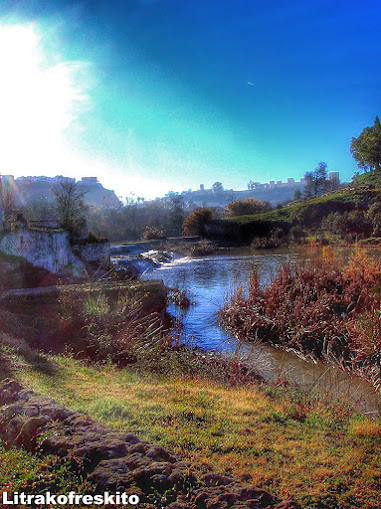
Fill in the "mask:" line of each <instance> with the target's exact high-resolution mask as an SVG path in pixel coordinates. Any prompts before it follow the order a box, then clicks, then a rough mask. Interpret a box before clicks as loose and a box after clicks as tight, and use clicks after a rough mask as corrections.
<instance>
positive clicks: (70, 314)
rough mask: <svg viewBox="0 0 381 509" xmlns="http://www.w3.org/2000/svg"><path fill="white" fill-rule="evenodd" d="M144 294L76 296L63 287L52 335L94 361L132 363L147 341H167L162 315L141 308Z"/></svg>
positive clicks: (155, 342)
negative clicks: (54, 331)
mask: <svg viewBox="0 0 381 509" xmlns="http://www.w3.org/2000/svg"><path fill="white" fill-rule="evenodd" d="M143 301H144V296H143V297H136V296H135V295H132V294H129V292H128V291H126V292H122V293H121V294H120V295H119V297H118V298H117V299H115V298H111V297H107V296H106V295H105V294H102V293H98V294H90V295H88V296H86V297H82V298H81V297H80V296H79V295H76V294H75V292H69V291H64V292H62V295H61V298H60V306H61V308H60V317H59V323H58V326H57V330H56V333H55V335H56V337H58V338H59V341H60V342H61V343H62V344H65V345H69V346H70V348H72V349H73V350H74V352H76V353H77V354H79V355H81V356H84V357H87V358H89V359H91V360H92V361H96V362H108V361H111V362H113V363H115V364H117V365H126V364H129V363H135V362H136V361H137V359H138V357H139V353H138V352H139V350H141V349H142V348H144V347H145V345H147V344H151V345H152V348H154V345H155V344H156V345H158V344H159V343H160V344H161V345H162V346H164V345H165V344H166V343H167V342H168V341H170V340H169V339H168V338H169V334H168V332H167V331H166V329H165V328H164V325H165V324H164V320H163V317H162V316H161V315H160V314H159V313H157V312H153V313H150V314H147V312H146V311H145V309H144V303H143Z"/></svg>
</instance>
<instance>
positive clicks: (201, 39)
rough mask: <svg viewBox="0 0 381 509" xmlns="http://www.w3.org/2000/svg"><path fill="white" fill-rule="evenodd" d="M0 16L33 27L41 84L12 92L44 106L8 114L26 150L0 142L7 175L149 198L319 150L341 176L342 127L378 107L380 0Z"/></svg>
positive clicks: (61, 9)
mask: <svg viewBox="0 0 381 509" xmlns="http://www.w3.org/2000/svg"><path fill="white" fill-rule="evenodd" d="M0 15H1V16H2V18H1V20H0V28H1V26H2V25H3V26H8V27H15V26H19V27H20V26H21V27H28V28H29V29H30V31H32V32H33V34H34V35H35V36H36V43H35V44H36V53H38V55H39V59H40V60H39V62H38V63H37V64H36V66H37V67H38V69H37V67H36V69H35V70H34V71H33V72H34V76H38V78H36V79H35V80H34V81H33V80H32V83H36V88H35V89H33V93H32V92H30V91H29V92H28V91H27V90H26V91H24V90H23V89H20V90H17V93H18V94H19V96H20V94H25V93H26V94H30V98H31V101H32V102H34V103H36V104H37V105H38V108H39V109H40V111H41V112H45V111H46V113H44V114H42V115H38V112H36V108H34V109H33V110H32V111H29V109H28V107H25V108H24V109H23V111H20V112H19V115H20V116H19V121H18V124H20V123H22V124H23V125H24V128H23V130H22V133H18V132H17V129H16V128H15V129H14V131H12V132H11V133H9V132H8V130H7V128H6V126H4V128H3V130H2V132H3V133H4V136H8V137H9V142H8V143H7V146H8V147H13V146H14V145H13V144H12V143H13V141H12V139H11V138H10V137H11V136H16V137H17V143H18V144H19V145H20V144H21V145H22V144H23V143H24V140H25V143H26V146H27V147H28V146H29V149H28V150H26V151H24V152H26V153H27V155H25V154H24V159H22V157H21V155H20V156H19V157H18V159H17V161H16V159H15V157H14V156H12V154H14V153H15V150H12V151H11V150H10V149H9V154H8V157H7V158H6V157H5V156H4V157H3V159H2V156H1V154H0V165H1V171H2V173H14V174H17V175H21V174H24V175H26V174H36V173H39V174H52V175H55V174H57V173H63V174H65V175H70V176H77V177H79V176H82V175H96V176H98V177H99V179H100V180H101V181H102V182H104V184H105V185H106V186H108V187H111V188H114V189H115V190H116V191H117V194H118V195H121V196H126V195H128V194H129V193H130V192H135V193H136V194H137V195H143V196H145V197H146V198H150V197H154V196H158V195H163V194H164V193H165V192H167V191H169V190H174V191H181V190H185V189H189V188H192V189H196V188H198V186H199V184H200V183H204V184H205V185H206V186H207V187H210V186H211V184H213V182H215V181H217V180H218V181H220V182H222V183H223V185H224V187H225V188H234V189H243V188H245V187H246V185H247V182H248V181H249V180H250V179H252V180H254V181H260V182H266V181H268V180H270V179H271V180H285V179H286V178H287V177H295V178H297V179H298V178H300V177H301V176H303V174H304V172H305V171H307V170H311V169H313V168H315V167H316V166H317V164H318V163H319V161H325V162H326V163H327V164H328V168H329V170H331V171H340V174H341V178H342V179H343V180H349V179H350V177H351V175H352V174H353V172H354V171H355V170H356V164H355V162H354V160H353V159H352V157H351V156H350V154H349V146H350V141H351V137H352V136H357V135H358V134H359V133H360V132H361V130H362V128H363V127H364V126H366V125H370V124H372V123H373V121H374V117H375V116H376V115H377V114H380V91H381V66H380V60H381V58H380V53H381V37H380V28H379V21H380V19H381V4H380V3H379V2H378V1H369V0H362V1H361V2H360V1H350V0H349V1H348V0H347V1H341V0H340V1H338V0H330V1H325V0H324V1H315V0H308V1H307V0H303V1H301V0H289V1H288V2H284V1H275V0H267V1H265V0H264V1H256V0H251V1H249V0H246V1H244V0H193V1H192V2H189V1H186V0H124V1H123V0H117V1H115V0H114V1H113V0H109V1H107V0H92V1H90V0H89V1H75V2H74V1H55V2H46V1H42V0H34V1H15V0H12V1H8V0H5V1H3V2H2V3H1V7H0ZM1 21H2V23H1ZM0 35H1V34H0ZM29 35H30V33H29ZM7 37H8V35H7ZM5 40H6V39H5ZM28 44H29V46H30V43H28ZM8 46H9V45H8ZM12 46H13V45H12ZM7 51H8V49H7ZM12 51H13V50H11V49H10V50H9V52H10V54H11V55H12ZM4 58H5V57H4ZM17 58H21V57H19V56H18V54H17V53H15V56H14V59H17ZM37 60H38V59H37ZM25 61H26V60H25V58H24V60H23V59H22V58H21V60H20V69H22V68H23V67H27V66H25V63H24V62H25ZM0 65H1V61H0ZM4 65H9V64H4ZM20 73H21V75H22V71H20ZM41 73H42V74H41ZM46 76H49V79H50V81H48V82H47V84H46V85H45V84H44V83H45V81H44V80H45V79H46ZM52 76H54V80H53V85H52ZM13 79H15V78H13ZM22 81H23V83H24V87H25V89H27V88H28V83H30V82H31V80H30V79H29V77H28V75H27V74H25V79H23V80H22ZM39 83H41V86H40V85H38V84H39ZM52 86H55V87H56V88H55V89H56V90H57V93H55V94H51V95H52V97H50V102H49V103H48V104H46V101H45V97H46V96H47V95H49V94H47V92H46V91H47V90H48V89H49V87H52ZM65 87H66V88H65ZM11 89H12V87H11V85H9V86H8V89H7V91H6V93H7V94H8V97H9V94H13V91H12V92H10V90H11ZM41 90H45V92H44V93H41V92H38V91H41ZM0 93H3V95H5V93H4V91H2V90H1V86H0ZM35 94H37V96H36V99H35V100H33V97H34V95H35ZM19 96H18V97H19ZM62 97H64V98H66V102H65V101H62V100H61V98H62ZM44 101H45V102H44ZM8 102H9V101H8ZM62 103H63V104H64V106H65V108H66V109H64V111H62V110H63V106H62ZM15 104H19V101H18V99H17V97H15ZM58 105H61V106H60V107H59V106H58ZM38 108H37V109H38ZM56 111H57V112H58V113H57V112H56ZM23 112H24V116H25V117H26V116H28V115H29V116H31V118H30V119H29V120H28V119H27V121H26V122H23ZM36 117H38V120H36ZM40 117H41V118H42V120H41V119H40ZM57 118H58V119H61V120H62V121H61V123H59V122H58V121H57V122H56V121H55V119H57ZM4 122H5V121H4ZM34 122H35V123H34ZM40 124H41V125H40ZM56 124H57V125H56ZM34 126H35V127H34ZM40 128H41V133H40V134H38V133H39V129H40ZM54 129H56V130H57V134H56V135H53V133H55V132H56V131H55V130H54ZM0 131H1V125H0ZM30 131H32V138H31V137H30V136H29V137H28V133H29V132H30ZM46 136H47V137H48V138H49V143H48V144H45V145H44V143H43V139H44V137H46ZM33 137H34V138H33ZM50 138H52V139H51V140H50ZM31 140H32V141H33V143H32V141H31ZM28 143H29V145H28ZM47 145H48V146H47ZM44 146H45V147H47V148H46V150H45V151H44ZM20 152H23V151H20ZM42 153H43V155H42ZM27 156H28V157H27ZM12 157H13V159H12ZM15 161H16V162H15ZM16 163H17V164H16ZM23 165H24V166H23ZM24 167H25V170H24ZM38 170H40V171H38Z"/></svg>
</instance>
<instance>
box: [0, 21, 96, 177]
mask: <svg viewBox="0 0 381 509" xmlns="http://www.w3.org/2000/svg"><path fill="white" fill-rule="evenodd" d="M85 65H86V64H83V63H76V62H65V61H58V60H57V58H55V56H54V55H51V54H49V51H48V49H47V48H44V47H43V44H42V39H41V36H40V35H39V34H38V31H37V29H36V27H35V26H34V25H28V26H23V25H0V72H1V79H0V140H1V151H0V165H1V166H0V170H1V171H2V172H3V173H4V172H7V173H15V174H20V173H24V174H31V172H32V173H35V174H36V173H37V174H42V173H43V172H44V171H46V168H47V167H49V166H50V171H52V170H53V172H54V169H53V168H52V161H58V160H59V158H60V157H61V156H62V155H63V153H64V151H65V147H64V145H65V139H64V131H65V129H67V128H68V127H69V126H70V125H71V123H72V122H73V121H74V120H75V118H76V117H77V116H78V115H79V113H80V112H81V110H83V107H84V105H85V104H86V102H87V100H88V98H87V96H86V93H85V87H84V84H83V83H79V81H80V80H78V75H80V74H81V72H82V70H83V67H84V66H85Z"/></svg>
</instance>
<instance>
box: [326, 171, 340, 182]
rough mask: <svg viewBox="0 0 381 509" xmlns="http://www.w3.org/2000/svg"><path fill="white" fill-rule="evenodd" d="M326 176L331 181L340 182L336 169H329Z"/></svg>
mask: <svg viewBox="0 0 381 509" xmlns="http://www.w3.org/2000/svg"><path fill="white" fill-rule="evenodd" d="M328 178H329V180H330V181H331V182H335V183H336V184H340V175H339V172H338V171H331V172H330V173H328Z"/></svg>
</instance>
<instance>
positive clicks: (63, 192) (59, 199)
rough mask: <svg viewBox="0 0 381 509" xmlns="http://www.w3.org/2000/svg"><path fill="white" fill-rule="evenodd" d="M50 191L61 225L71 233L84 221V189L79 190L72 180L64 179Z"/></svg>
mask: <svg viewBox="0 0 381 509" xmlns="http://www.w3.org/2000/svg"><path fill="white" fill-rule="evenodd" d="M52 192H53V196H54V199H55V205H56V212H57V215H58V217H59V219H60V222H61V225H62V227H63V228H65V229H66V230H69V231H70V232H71V233H73V232H75V230H76V228H77V226H78V225H79V224H80V223H82V222H83V221H84V214H85V211H86V206H85V204H84V202H83V197H84V196H85V194H86V191H81V190H80V189H79V188H78V185H77V183H76V182H74V181H73V180H69V179H65V180H61V181H60V182H59V183H58V184H56V185H55V186H54V188H53V190H52Z"/></svg>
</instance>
